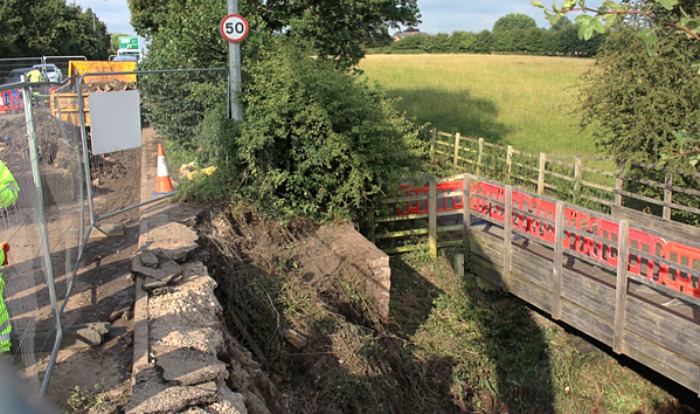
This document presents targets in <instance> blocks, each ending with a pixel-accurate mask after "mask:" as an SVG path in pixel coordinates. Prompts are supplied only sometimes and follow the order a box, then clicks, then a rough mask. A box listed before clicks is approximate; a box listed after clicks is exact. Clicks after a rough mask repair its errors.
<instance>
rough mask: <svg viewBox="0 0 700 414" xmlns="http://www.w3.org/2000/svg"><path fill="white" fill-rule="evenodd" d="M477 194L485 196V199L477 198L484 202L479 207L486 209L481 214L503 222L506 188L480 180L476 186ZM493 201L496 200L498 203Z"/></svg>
mask: <svg viewBox="0 0 700 414" xmlns="http://www.w3.org/2000/svg"><path fill="white" fill-rule="evenodd" d="M477 191H478V194H479V195H481V196H483V197H484V198H486V200H479V201H480V202H481V203H484V204H483V205H482V206H481V208H482V209H483V208H484V207H485V208H486V211H484V212H482V214H486V215H487V216H489V217H491V218H492V219H494V220H496V221H500V222H501V223H503V221H504V220H505V217H506V211H505V203H506V189H505V188H503V187H499V186H496V185H493V184H489V183H485V182H480V183H479V186H477ZM493 201H497V202H499V203H500V204H495V203H493Z"/></svg>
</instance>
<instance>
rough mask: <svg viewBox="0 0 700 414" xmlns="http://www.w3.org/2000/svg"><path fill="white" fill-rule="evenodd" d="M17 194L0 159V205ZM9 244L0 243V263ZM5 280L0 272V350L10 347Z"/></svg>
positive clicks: (5, 205)
mask: <svg viewBox="0 0 700 414" xmlns="http://www.w3.org/2000/svg"><path fill="white" fill-rule="evenodd" d="M18 196H19V186H18V185H17V181H16V180H15V177H14V176H13V175H12V173H11V172H10V170H9V168H7V166H6V165H5V163H4V162H2V160H0V207H1V208H7V207H9V206H11V205H12V204H14V203H15V202H16V201H17V197H18ZM9 250H10V245H9V244H8V243H7V242H2V243H0V265H2V266H4V265H6V264H7V252H8V251H9ZM4 291H5V280H3V278H2V272H0V352H9V351H10V348H11V347H12V342H11V340H10V333H12V325H11V324H10V313H9V312H8V311H7V306H5V300H4Z"/></svg>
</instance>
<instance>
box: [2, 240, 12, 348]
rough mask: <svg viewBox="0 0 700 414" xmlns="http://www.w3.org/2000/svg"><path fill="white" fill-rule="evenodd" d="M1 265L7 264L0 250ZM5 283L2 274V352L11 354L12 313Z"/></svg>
mask: <svg viewBox="0 0 700 414" xmlns="http://www.w3.org/2000/svg"><path fill="white" fill-rule="evenodd" d="M0 263H5V251H4V250H2V249H0ZM4 293H5V281H4V280H3V279H2V272H0V352H10V349H11V348H12V340H11V338H10V334H11V333H12V324H11V323H10V313H9V312H8V311H7V306H5V300H4V299H3V298H4V296H5V294H4Z"/></svg>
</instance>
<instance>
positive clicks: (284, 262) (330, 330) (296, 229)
mask: <svg viewBox="0 0 700 414" xmlns="http://www.w3.org/2000/svg"><path fill="white" fill-rule="evenodd" d="M339 225H341V226H342V225H348V224H339ZM200 236H201V238H202V240H204V241H205V242H204V245H205V246H206V249H207V250H208V251H209V252H211V253H210V254H209V255H208V258H207V259H206V260H205V262H206V263H207V265H208V267H209V272H210V274H211V275H212V276H213V277H215V278H216V279H217V282H218V283H219V285H220V287H221V288H220V292H219V293H220V296H221V297H220V298H219V299H220V301H221V303H222V305H223V306H224V313H225V315H226V319H227V321H228V322H229V330H230V331H231V333H232V334H234V335H235V336H236V337H237V339H239V340H240V341H241V342H242V343H244V344H245V345H246V346H248V347H249V349H251V350H252V352H253V354H254V355H255V357H256V359H257V360H258V361H260V362H261V364H262V366H263V368H264V369H265V370H266V372H267V373H268V375H269V376H270V377H271V378H272V379H273V381H274V382H275V385H276V387H277V389H278V390H279V392H280V396H281V397H280V399H279V401H277V402H276V404H274V403H272V404H271V402H270V401H268V402H267V403H268V406H269V407H271V409H272V407H276V410H273V411H277V412H279V413H282V412H285V413H286V412H299V413H301V412H303V413H320V412H323V413H357V412H373V413H382V412H387V413H402V412H431V413H441V412H455V411H456V407H455V406H454V405H452V404H451V402H450V401H445V399H444V398H441V396H446V395H449V391H448V390H446V389H445V385H444V384H448V383H449V381H447V377H446V376H448V375H449V372H450V370H449V367H447V366H446V365H445V364H442V363H440V361H426V360H421V359H419V358H416V357H415V356H414V355H413V354H412V352H411V350H410V347H409V346H408V344H407V342H406V341H405V340H403V339H402V338H399V337H397V336H395V335H393V334H392V333H390V332H389V331H388V330H387V329H385V328H384V326H383V325H382V323H381V320H380V318H379V315H378V314H377V313H376V312H374V311H373V309H374V308H373V306H372V300H371V299H370V297H369V296H368V295H366V294H365V291H364V290H363V281H362V280H361V279H360V278H359V277H358V274H357V272H356V271H355V270H354V269H353V266H351V265H350V263H348V262H346V261H345V260H344V258H343V257H335V258H334V257H333V256H332V255H331V256H329V255H328V254H326V253H327V252H325V251H323V248H322V243H321V244H319V243H318V240H319V229H318V228H315V227H313V226H310V225H308V223H305V222H303V221H297V222H293V223H291V224H289V225H287V226H286V227H284V226H282V225H280V224H278V223H276V222H271V221H267V220H264V219H262V218H261V217H259V216H258V215H257V214H256V213H255V212H254V211H253V210H250V209H245V210H244V211H238V212H231V211H221V212H218V213H216V214H212V217H211V220H210V221H209V223H208V224H206V225H205V226H203V227H202V228H201V229H200Z"/></svg>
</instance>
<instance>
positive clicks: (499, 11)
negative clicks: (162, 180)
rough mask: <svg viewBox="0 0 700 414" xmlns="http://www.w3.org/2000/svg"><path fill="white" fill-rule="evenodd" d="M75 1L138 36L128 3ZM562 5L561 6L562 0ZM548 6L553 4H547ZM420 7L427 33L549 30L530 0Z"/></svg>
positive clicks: (456, 0)
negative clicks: (498, 26)
mask: <svg viewBox="0 0 700 414" xmlns="http://www.w3.org/2000/svg"><path fill="white" fill-rule="evenodd" d="M221 1H222V2H224V0H221ZM72 2H74V3H75V4H79V5H81V6H82V7H83V9H87V8H88V7H91V8H92V9H93V10H94V11H95V13H96V14H97V17H98V18H99V19H100V20H101V21H103V22H105V23H106V24H107V31H109V32H110V33H128V34H133V33H134V29H133V28H132V27H131V24H130V23H129V7H128V5H127V1H126V0H68V3H72ZM558 3H559V4H561V1H558ZM596 3H599V2H597V1H596ZM545 4H549V2H548V1H545ZM418 7H419V8H420V9H421V14H422V15H423V17H422V19H421V20H422V21H423V23H422V24H420V25H419V26H418V28H419V29H420V30H421V31H422V32H427V33H439V32H443V33H451V32H453V31H456V30H464V31H468V32H479V31H481V30H484V29H486V30H491V29H492V28H493V24H494V23H495V22H496V20H498V18H499V17H502V16H505V15H506V14H509V13H523V14H527V15H528V16H532V17H533V18H534V19H535V21H537V24H538V25H539V26H540V27H549V23H548V22H547V21H546V20H545V19H544V14H543V12H542V9H538V8H535V7H532V6H531V5H530V0H418ZM221 17H222V18H223V17H224V16H221Z"/></svg>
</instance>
